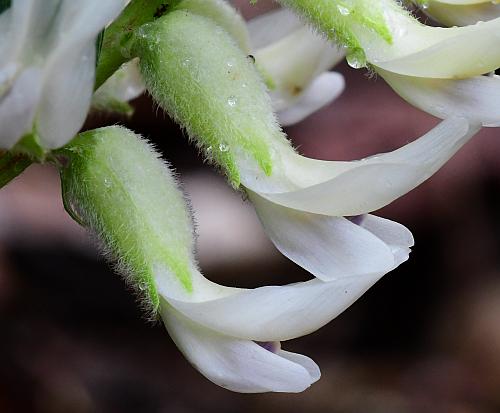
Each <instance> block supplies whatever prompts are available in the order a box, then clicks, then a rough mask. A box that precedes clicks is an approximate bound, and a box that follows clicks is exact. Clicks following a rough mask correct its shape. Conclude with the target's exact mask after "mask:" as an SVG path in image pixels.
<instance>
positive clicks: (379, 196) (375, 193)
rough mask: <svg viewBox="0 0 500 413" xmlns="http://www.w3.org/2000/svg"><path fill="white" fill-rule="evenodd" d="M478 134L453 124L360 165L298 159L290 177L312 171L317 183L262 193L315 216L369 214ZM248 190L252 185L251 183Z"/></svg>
mask: <svg viewBox="0 0 500 413" xmlns="http://www.w3.org/2000/svg"><path fill="white" fill-rule="evenodd" d="M478 130H479V126H476V125H471V124H469V122H468V121H467V120H466V119H464V118H449V119H446V120H444V121H443V122H441V123H440V124H439V125H437V126H436V127H435V128H433V129H432V130H431V131H429V132H428V133H427V134H425V135H424V136H422V137H420V138H419V139H417V140H415V141H414V142H412V143H410V144H408V145H405V146H404V147H402V148H400V149H398V150H396V151H393V152H389V153H385V154H380V155H376V156H372V157H370V158H366V159H362V160H359V161H353V162H334V161H318V160H314V159H309V158H305V157H300V156H299V155H296V157H295V160H296V161H294V160H293V159H291V160H289V161H288V162H289V163H290V165H289V167H288V171H293V173H294V177H293V179H292V181H295V182H300V181H299V179H300V176H301V175H305V174H306V171H307V174H308V175H310V176H313V177H314V178H315V179H316V180H317V181H316V182H317V183H316V184H311V183H310V182H309V184H310V186H305V187H303V189H298V190H295V191H289V192H277V193H269V192H264V191H262V185H260V186H259V189H261V191H259V192H258V193H259V195H260V196H261V197H264V198H266V199H268V200H269V201H271V202H274V203H277V204H280V205H283V206H286V207H289V208H293V209H297V210H302V211H308V212H311V213H316V214H324V215H331V216H349V215H361V214H365V213H368V212H371V211H375V210H377V209H379V208H382V207H383V206H385V205H387V204H389V203H391V202H392V201H394V200H395V199H397V198H399V197H401V196H403V195H404V194H406V193H407V192H409V191H410V190H412V189H413V188H415V187H416V186H418V185H420V184H421V183H422V182H424V181H425V180H426V179H428V178H429V177H430V176H432V175H433V174H434V173H435V172H436V171H437V170H438V169H439V168H440V167H441V166H442V165H443V164H444V163H445V162H446V161H447V160H448V159H449V158H451V157H452V156H453V155H454V154H455V153H456V152H457V151H458V150H459V149H460V148H461V147H462V145H464V144H465V143H466V142H467V141H468V140H469V139H470V138H471V137H472V136H473V135H474V134H475V133H476V132H477V131H478ZM294 165H295V167H294ZM290 173H291V172H290ZM247 184H248V185H252V181H251V180H248V181H247V182H245V185H246V186H248V185H247ZM249 188H250V189H252V188H251V186H249Z"/></svg>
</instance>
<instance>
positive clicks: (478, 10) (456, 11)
mask: <svg viewBox="0 0 500 413" xmlns="http://www.w3.org/2000/svg"><path fill="white" fill-rule="evenodd" d="M424 12H425V13H426V14H428V15H429V16H431V17H433V18H434V19H436V20H437V21H439V22H440V23H443V24H445V25H447V26H467V25H470V24H475V23H477V22H479V21H488V20H493V19H496V18H497V17H500V4H497V3H494V2H492V1H491V0H486V1H485V0H482V1H469V2H465V1H464V2H452V1H442V0H439V1H437V0H430V1H429V2H428V3H427V4H426V8H425V9H424Z"/></svg>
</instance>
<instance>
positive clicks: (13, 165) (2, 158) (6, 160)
mask: <svg viewBox="0 0 500 413" xmlns="http://www.w3.org/2000/svg"><path fill="white" fill-rule="evenodd" d="M31 164H32V161H31V159H30V158H29V157H27V156H25V155H22V154H14V153H12V152H1V153H0V188H2V187H4V186H5V185H7V184H8V183H9V182H10V181H12V180H13V179H14V178H15V177H16V176H18V175H19V174H21V172H23V171H24V170H25V169H26V168H27V167H28V166H30V165H31Z"/></svg>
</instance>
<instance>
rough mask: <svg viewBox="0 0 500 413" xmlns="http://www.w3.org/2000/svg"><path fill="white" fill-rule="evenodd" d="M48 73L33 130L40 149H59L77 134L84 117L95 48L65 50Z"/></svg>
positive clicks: (87, 105)
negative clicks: (37, 136) (34, 129)
mask: <svg viewBox="0 0 500 413" xmlns="http://www.w3.org/2000/svg"><path fill="white" fill-rule="evenodd" d="M49 70H50V73H51V75H50V77H48V78H46V80H45V84H44V89H43V92H42V93H43V94H42V99H41V101H40V108H39V111H38V113H37V119H36V128H37V132H38V134H39V136H40V142H41V143H42V145H43V146H45V147H47V148H58V147H60V146H63V145H64V144H66V143H67V142H69V141H70V140H71V139H72V138H73V137H74V136H75V135H76V134H77V133H78V131H79V130H80V128H81V127H82V125H83V122H84V121H85V118H86V117H87V112H88V110H89V108H90V101H91V98H92V93H93V88H94V71H95V45H94V44H92V43H91V44H88V45H86V46H85V48H83V49H82V47H81V46H80V47H78V48H75V49H73V50H71V51H68V53H66V54H65V55H64V56H61V59H59V60H57V61H54V62H53V65H52V67H50V69H49Z"/></svg>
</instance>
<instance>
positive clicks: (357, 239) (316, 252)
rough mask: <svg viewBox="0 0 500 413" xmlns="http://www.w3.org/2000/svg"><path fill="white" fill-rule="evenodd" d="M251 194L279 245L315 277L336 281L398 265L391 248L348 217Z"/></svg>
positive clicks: (264, 221)
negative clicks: (285, 204)
mask: <svg viewBox="0 0 500 413" xmlns="http://www.w3.org/2000/svg"><path fill="white" fill-rule="evenodd" d="M248 195H249V198H250V200H251V201H252V203H253V205H254V207H255V210H256V212H257V215H258V216H259V218H260V220H261V222H262V225H263V226H264V229H265V230H266V234H267V236H268V237H269V238H270V239H271V241H272V242H273V243H274V245H275V246H276V248H278V250H279V251H280V252H281V253H282V254H283V255H285V256H286V257H287V258H289V259H290V260H292V261H293V262H295V263H296V264H298V265H300V266H301V267H303V268H305V269H306V270H307V271H309V272H310V273H312V274H313V275H314V276H315V277H318V278H320V279H322V280H332V279H335V278H339V277H345V276H350V275H353V274H369V273H376V272H387V271H389V270H391V269H392V268H394V256H393V254H392V252H391V248H390V247H389V246H388V245H387V244H386V243H385V242H383V241H382V240H380V239H379V238H377V237H376V236H374V235H373V234H371V233H370V232H368V231H366V230H365V229H363V228H361V227H360V226H358V225H356V224H354V223H352V222H351V221H349V220H348V219H345V218H342V217H335V216H327V215H318V214H311V213H308V212H304V211H300V210H297V209H290V208H286V207H283V206H281V205H278V204H275V203H273V202H270V201H268V200H266V199H264V198H262V197H260V196H258V195H257V194H255V193H254V192H251V191H248Z"/></svg>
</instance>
